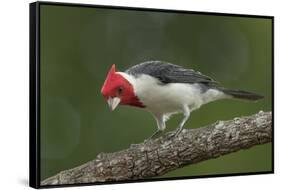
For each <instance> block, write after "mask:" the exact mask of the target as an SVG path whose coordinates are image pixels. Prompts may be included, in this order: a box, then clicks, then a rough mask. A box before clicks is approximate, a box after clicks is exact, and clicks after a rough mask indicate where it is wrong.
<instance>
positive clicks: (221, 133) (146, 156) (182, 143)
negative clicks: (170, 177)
mask: <svg viewBox="0 0 281 190" xmlns="http://www.w3.org/2000/svg"><path fill="white" fill-rule="evenodd" d="M271 140H272V115H271V112H262V111H260V112H259V113H257V114H254V115H251V116H247V117H240V118H234V119H233V120H229V121H217V122H216V123H213V124H210V125H208V126H206V127H201V128H197V129H185V130H183V132H182V133H181V134H180V135H179V136H178V137H177V138H173V139H170V138H168V135H167V134H166V135H164V136H163V137H160V138H158V139H155V140H153V141H151V142H147V143H141V144H137V145H131V147H130V148H128V149H126V150H122V151H119V152H115V153H107V154H105V153H101V154H99V155H98V156H97V158H96V159H94V160H92V161H90V162H87V163H85V164H83V165H81V166H78V167H75V168H72V169H69V170H65V171H62V172H60V173H58V174H57V175H55V176H53V177H50V178H48V179H45V180H43V181H42V182H41V185H58V184H73V183H92V182H104V181H120V180H136V179H144V178H150V177H153V176H160V175H162V174H164V173H167V172H168V171H171V170H174V169H177V168H179V167H183V166H186V165H190V164H194V163H198V162H201V161H204V160H208V159H212V158H216V157H219V156H222V155H225V154H229V153H231V152H235V151H238V150H241V149H248V148H250V147H252V146H255V145H259V144H265V143H268V142H271Z"/></svg>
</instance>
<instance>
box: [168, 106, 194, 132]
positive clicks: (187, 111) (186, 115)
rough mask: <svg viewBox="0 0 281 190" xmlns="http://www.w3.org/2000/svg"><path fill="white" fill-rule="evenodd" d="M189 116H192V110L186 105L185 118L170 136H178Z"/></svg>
mask: <svg viewBox="0 0 281 190" xmlns="http://www.w3.org/2000/svg"><path fill="white" fill-rule="evenodd" d="M189 116H190V111H189V109H188V108H187V107H185V108H184V118H183V119H182V121H181V123H180V125H179V127H178V128H177V130H176V131H175V132H174V133H173V134H172V135H171V136H170V137H177V136H178V135H179V134H180V133H181V132H182V130H183V126H184V124H185V122H186V121H187V120H188V118H189Z"/></svg>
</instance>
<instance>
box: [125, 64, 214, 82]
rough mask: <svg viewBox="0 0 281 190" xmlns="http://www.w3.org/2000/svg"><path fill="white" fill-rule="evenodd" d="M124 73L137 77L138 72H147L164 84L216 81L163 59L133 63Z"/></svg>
mask: <svg viewBox="0 0 281 190" xmlns="http://www.w3.org/2000/svg"><path fill="white" fill-rule="evenodd" d="M125 72H126V73H128V74H130V75H133V76H135V77H138V76H139V75H140V74H147V75H150V76H152V77H155V78H157V79H158V80H159V81H161V82H162V83H164V84H168V83H203V84H206V85H211V84H216V83H217V82H216V81H214V80H213V79H211V78H210V77H208V76H206V75H203V74H201V73H200V72H196V71H194V70H192V69H185V68H183V67H181V66H178V65H174V64H171V63H167V62H163V61H147V62H143V63H140V64H138V65H135V66H133V67H131V68H129V69H127V70H126V71H125Z"/></svg>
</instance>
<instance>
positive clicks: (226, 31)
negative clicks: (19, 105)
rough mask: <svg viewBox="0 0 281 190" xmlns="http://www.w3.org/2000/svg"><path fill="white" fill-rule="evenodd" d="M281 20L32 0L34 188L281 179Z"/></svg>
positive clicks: (31, 157) (32, 159)
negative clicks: (278, 152) (279, 137)
mask: <svg viewBox="0 0 281 190" xmlns="http://www.w3.org/2000/svg"><path fill="white" fill-rule="evenodd" d="M273 24H274V23H273V17H272V16H262V15H242V14H227V13H211V12H193V11H180V10H161V9H148V8H131V7H115V6H101V5H86V4H68V3H50V2H34V3H31V4H30V186H31V187H34V188H43V187H57V186H80V185H92V184H108V183H128V182H144V181H159V180H172V179H190V178H202V177H218V176H220V177H222V176H236V175H250V174H269V173H273V172H274V161H273V158H274V157H273V153H274V152H273V146H274V144H273V142H274V140H273V137H274V135H273V119H272V118H273V110H274V109H273V100H274V99H273V95H274V93H273V91H274V84H273V82H274V81H273V58H274V56H273V52H274V50H273V47H274V46H273V42H274V40H273V31H274V30H273V29H274V28H273ZM113 110H114V111H113Z"/></svg>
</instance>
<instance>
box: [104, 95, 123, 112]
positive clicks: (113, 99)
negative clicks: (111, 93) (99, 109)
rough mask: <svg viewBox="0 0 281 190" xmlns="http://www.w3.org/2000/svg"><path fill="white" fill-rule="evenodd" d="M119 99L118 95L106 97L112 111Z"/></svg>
mask: <svg viewBox="0 0 281 190" xmlns="http://www.w3.org/2000/svg"><path fill="white" fill-rule="evenodd" d="M120 101H121V99H120V98H118V97H114V98H111V97H109V98H108V99H107V103H108V106H109V108H110V110H111V111H113V110H114V109H115V108H116V107H117V106H118V104H119V103H120Z"/></svg>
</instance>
